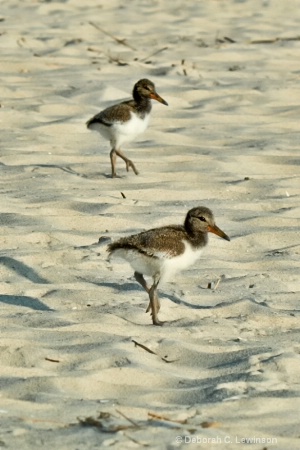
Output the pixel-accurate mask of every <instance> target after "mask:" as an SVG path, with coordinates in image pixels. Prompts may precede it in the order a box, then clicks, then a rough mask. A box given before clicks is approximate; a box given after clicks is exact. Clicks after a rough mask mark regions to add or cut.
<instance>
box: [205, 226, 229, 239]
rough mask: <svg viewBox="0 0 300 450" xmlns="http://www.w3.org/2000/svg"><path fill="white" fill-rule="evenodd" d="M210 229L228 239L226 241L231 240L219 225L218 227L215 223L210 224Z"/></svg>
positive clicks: (211, 231)
mask: <svg viewBox="0 0 300 450" xmlns="http://www.w3.org/2000/svg"><path fill="white" fill-rule="evenodd" d="M208 231H209V232H210V233H214V234H216V235H217V236H220V237H221V238H223V239H226V241H230V238H229V237H228V236H227V234H225V233H224V231H222V230H221V229H220V228H219V227H217V225H213V226H210V225H209V226H208Z"/></svg>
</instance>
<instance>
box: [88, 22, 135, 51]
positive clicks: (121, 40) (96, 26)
mask: <svg viewBox="0 0 300 450" xmlns="http://www.w3.org/2000/svg"><path fill="white" fill-rule="evenodd" d="M89 24H90V25H92V26H93V27H95V28H97V30H99V31H101V33H103V34H106V35H107V36H109V37H111V38H112V39H113V40H114V41H116V42H117V43H118V44H121V45H125V47H128V48H131V50H134V51H135V50H136V48H134V47H132V46H131V45H129V44H127V42H126V40H125V39H119V38H117V37H116V36H114V35H113V34H111V33H109V32H108V31H106V30H103V28H101V27H99V25H97V24H96V23H94V22H91V21H89Z"/></svg>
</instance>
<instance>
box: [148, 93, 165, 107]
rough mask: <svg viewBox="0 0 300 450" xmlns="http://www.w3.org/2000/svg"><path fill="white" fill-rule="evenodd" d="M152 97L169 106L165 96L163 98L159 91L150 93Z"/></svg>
mask: <svg viewBox="0 0 300 450" xmlns="http://www.w3.org/2000/svg"><path fill="white" fill-rule="evenodd" d="M150 98H152V99H153V100H156V101H158V102H160V103H162V104H163V105H166V106H168V103H167V102H166V100H164V99H163V98H161V96H160V95H158V93H157V92H152V93H151V94H150Z"/></svg>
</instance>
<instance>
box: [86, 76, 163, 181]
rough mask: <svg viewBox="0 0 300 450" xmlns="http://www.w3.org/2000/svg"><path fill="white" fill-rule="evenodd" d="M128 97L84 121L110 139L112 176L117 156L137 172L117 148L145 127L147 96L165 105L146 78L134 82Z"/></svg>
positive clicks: (148, 100) (146, 122)
mask: <svg viewBox="0 0 300 450" xmlns="http://www.w3.org/2000/svg"><path fill="white" fill-rule="evenodd" d="M132 96H133V99H132V100H127V101H125V102H122V103H118V104H117V105H113V106H110V107H109V108H106V109H104V111H101V112H100V113H99V114H96V115H95V116H94V117H92V118H91V119H90V120H89V121H88V122H87V123H86V125H87V127H88V128H89V129H90V130H96V131H98V132H99V133H100V134H101V135H102V136H103V137H104V138H105V139H107V140H109V141H110V144H111V147H112V148H111V152H110V161H111V172H112V174H111V175H112V178H114V177H116V175H117V173H116V159H117V156H119V157H120V158H121V159H123V161H125V164H126V170H127V172H128V171H129V168H131V169H132V170H133V171H134V173H135V174H136V175H138V171H137V169H136V167H135V165H134V164H133V162H132V161H131V160H130V159H128V158H127V157H126V156H125V155H124V153H123V152H122V151H121V146H122V145H123V144H124V143H125V142H130V141H132V140H133V139H135V138H136V137H137V136H138V135H139V134H141V133H143V132H144V131H145V130H146V128H147V126H148V123H149V118H150V112H151V108H152V104H151V99H152V100H157V101H158V102H160V103H163V104H164V105H168V103H167V102H166V101H165V100H164V99H163V98H161V97H160V95H158V93H157V92H156V90H155V86H154V83H152V81H150V80H147V79H146V78H144V79H142V80H139V81H138V82H137V83H136V84H135V85H134V88H133V92H132Z"/></svg>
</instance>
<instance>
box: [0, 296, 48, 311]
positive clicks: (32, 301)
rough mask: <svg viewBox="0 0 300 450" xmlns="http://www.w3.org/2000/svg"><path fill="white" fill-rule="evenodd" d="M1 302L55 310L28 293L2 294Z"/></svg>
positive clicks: (34, 308) (36, 309) (40, 309)
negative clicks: (28, 295) (27, 294)
mask: <svg viewBox="0 0 300 450" xmlns="http://www.w3.org/2000/svg"><path fill="white" fill-rule="evenodd" d="M1 302H2V303H6V304H7V305H14V306H23V307H25V308H30V309H33V310H35V311H54V310H53V309H51V308H49V307H48V306H47V305H45V304H44V303H43V302H41V301H40V300H38V299H37V298H34V297H27V296H26V295H0V303H1Z"/></svg>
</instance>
